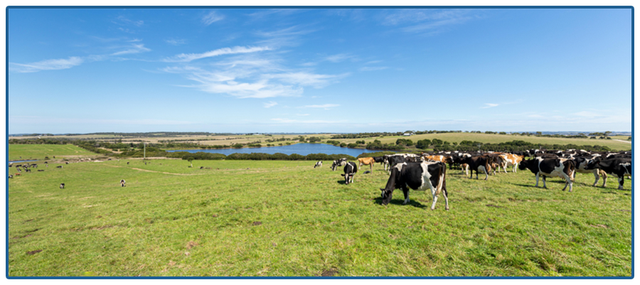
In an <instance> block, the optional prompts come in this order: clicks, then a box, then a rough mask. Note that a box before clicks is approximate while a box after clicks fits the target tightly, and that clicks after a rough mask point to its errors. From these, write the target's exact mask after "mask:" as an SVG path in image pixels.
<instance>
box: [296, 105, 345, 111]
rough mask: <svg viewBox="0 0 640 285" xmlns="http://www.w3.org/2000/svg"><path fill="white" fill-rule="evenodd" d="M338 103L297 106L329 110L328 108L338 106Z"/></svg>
mask: <svg viewBox="0 0 640 285" xmlns="http://www.w3.org/2000/svg"><path fill="white" fill-rule="evenodd" d="M339 106H340V105H339V104H324V105H305V106H301V107H298V108H322V109H325V110H329V108H335V107H339Z"/></svg>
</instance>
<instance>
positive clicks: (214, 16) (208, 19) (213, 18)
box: [202, 11, 224, 26]
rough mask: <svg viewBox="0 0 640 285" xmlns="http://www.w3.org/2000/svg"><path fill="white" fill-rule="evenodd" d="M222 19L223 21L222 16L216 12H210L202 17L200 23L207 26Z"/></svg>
mask: <svg viewBox="0 0 640 285" xmlns="http://www.w3.org/2000/svg"><path fill="white" fill-rule="evenodd" d="M222 19H224V16H223V15H219V14H218V13H216V11H211V12H209V14H206V15H205V16H204V17H202V22H203V23H204V24H205V25H207V26H208V25H211V24H213V23H215V22H217V21H220V20H222Z"/></svg>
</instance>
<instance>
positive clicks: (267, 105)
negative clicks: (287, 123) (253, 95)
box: [263, 101, 278, 108]
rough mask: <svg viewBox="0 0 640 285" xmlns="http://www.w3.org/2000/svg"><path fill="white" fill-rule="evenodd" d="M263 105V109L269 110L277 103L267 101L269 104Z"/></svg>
mask: <svg viewBox="0 0 640 285" xmlns="http://www.w3.org/2000/svg"><path fill="white" fill-rule="evenodd" d="M263 104H264V107H265V108H271V107H273V106H275V105H278V103H276V102H273V101H269V102H266V103H263Z"/></svg>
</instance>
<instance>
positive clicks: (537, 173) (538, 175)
mask: <svg viewBox="0 0 640 285" xmlns="http://www.w3.org/2000/svg"><path fill="white" fill-rule="evenodd" d="M539 178H540V172H536V187H538V179H539Z"/></svg>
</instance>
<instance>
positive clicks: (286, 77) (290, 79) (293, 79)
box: [265, 72, 349, 88]
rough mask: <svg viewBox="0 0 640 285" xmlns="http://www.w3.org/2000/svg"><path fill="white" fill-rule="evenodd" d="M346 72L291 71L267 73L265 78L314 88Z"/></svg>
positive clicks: (340, 76)
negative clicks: (334, 73) (338, 73)
mask: <svg viewBox="0 0 640 285" xmlns="http://www.w3.org/2000/svg"><path fill="white" fill-rule="evenodd" d="M348 75H349V74H348V73H345V74H340V75H328V74H314V73H308V72H291V73H280V74H267V75H265V77H266V78H275V79H279V80H281V81H283V82H286V83H290V84H297V85H300V86H313V87H316V88H322V87H324V86H326V85H328V84H330V83H331V82H332V81H335V80H337V79H340V78H343V77H345V76H348Z"/></svg>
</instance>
